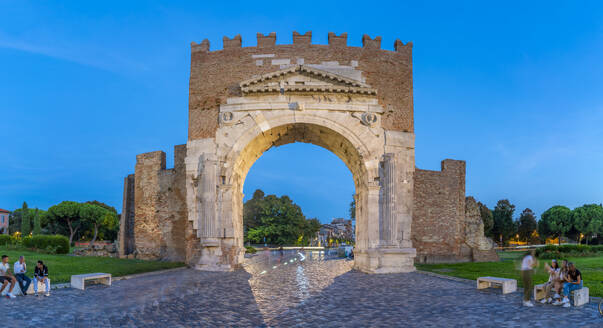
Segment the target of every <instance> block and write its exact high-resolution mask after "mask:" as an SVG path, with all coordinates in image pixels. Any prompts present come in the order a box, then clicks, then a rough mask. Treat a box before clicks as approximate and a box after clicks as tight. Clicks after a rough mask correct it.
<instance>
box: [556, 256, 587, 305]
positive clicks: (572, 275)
mask: <svg viewBox="0 0 603 328" xmlns="http://www.w3.org/2000/svg"><path fill="white" fill-rule="evenodd" d="M568 267H569V270H568V272H567V275H566V277H565V283H564V284H563V301H561V302H562V303H563V307H570V302H569V294H570V292H572V291H574V290H578V289H581V288H582V284H583V281H582V273H581V272H580V270H578V269H576V266H575V265H574V263H572V262H570V263H569V264H568Z"/></svg>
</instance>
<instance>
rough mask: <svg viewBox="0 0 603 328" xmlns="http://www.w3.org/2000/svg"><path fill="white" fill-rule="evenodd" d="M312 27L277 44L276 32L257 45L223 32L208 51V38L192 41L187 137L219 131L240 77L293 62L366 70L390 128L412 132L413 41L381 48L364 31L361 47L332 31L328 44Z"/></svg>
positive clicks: (364, 74) (377, 40)
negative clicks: (316, 40)
mask: <svg viewBox="0 0 603 328" xmlns="http://www.w3.org/2000/svg"><path fill="white" fill-rule="evenodd" d="M311 39H312V33H311V32H307V33H306V34H304V35H300V34H299V33H296V32H293V44H288V45H276V34H275V33H270V34H269V35H262V34H259V33H258V35H257V46H256V47H244V48H243V47H242V39H241V36H240V35H237V36H235V37H234V38H232V39H230V38H227V37H224V40H223V41H224V42H223V43H224V49H223V50H218V51H210V47H209V41H208V40H207V39H206V40H204V41H203V42H202V43H201V44H196V43H193V44H192V56H191V57H192V58H191V75H190V83H189V140H195V139H201V138H213V137H215V131H216V129H217V128H218V112H219V106H220V104H225V103H226V98H228V97H237V96H241V90H240V87H239V82H241V81H244V80H247V79H250V78H253V77H254V76H258V75H261V74H265V73H270V72H273V71H277V70H280V69H283V68H286V67H288V66H290V65H295V64H298V65H308V64H311V65H327V66H330V67H331V68H334V67H335V69H337V67H341V68H342V72H343V71H345V69H346V68H348V67H349V68H354V69H356V70H360V71H362V77H363V78H364V80H365V81H364V82H366V83H367V84H369V85H370V86H371V87H372V88H375V89H377V90H378V93H377V98H378V101H379V103H380V105H381V106H383V108H385V109H386V113H384V114H383V118H382V122H383V123H382V126H383V128H385V129H386V130H394V131H404V132H413V131H414V127H413V93H412V43H410V42H409V43H407V44H406V45H405V44H403V43H402V42H400V41H399V40H396V42H395V43H394V48H395V51H388V50H381V49H380V48H381V37H376V38H374V39H371V38H370V37H369V36H367V35H365V36H363V38H362V44H363V46H362V47H348V46H347V34H346V33H343V34H341V35H339V36H337V35H335V34H334V33H329V38H328V39H329V42H328V43H329V44H328V45H318V44H312V43H311Z"/></svg>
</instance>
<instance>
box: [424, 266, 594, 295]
mask: <svg viewBox="0 0 603 328" xmlns="http://www.w3.org/2000/svg"><path fill="white" fill-rule="evenodd" d="M416 272H418V273H421V274H425V275H428V276H433V277H437V278H442V279H448V280H452V281H457V282H465V283H472V284H475V280H472V279H465V278H459V277H453V276H446V275H443V274H439V273H435V272H431V271H423V270H417V271H416ZM517 292H520V293H523V288H521V287H517ZM589 298H590V301H589V302H590V303H598V302H599V301H600V300H601V297H596V296H589Z"/></svg>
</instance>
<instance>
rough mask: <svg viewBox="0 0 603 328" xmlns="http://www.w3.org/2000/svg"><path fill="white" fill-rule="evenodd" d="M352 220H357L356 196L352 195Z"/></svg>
mask: <svg viewBox="0 0 603 328" xmlns="http://www.w3.org/2000/svg"><path fill="white" fill-rule="evenodd" d="M350 220H352V221H354V220H356V197H355V196H354V195H352V201H351V202H350Z"/></svg>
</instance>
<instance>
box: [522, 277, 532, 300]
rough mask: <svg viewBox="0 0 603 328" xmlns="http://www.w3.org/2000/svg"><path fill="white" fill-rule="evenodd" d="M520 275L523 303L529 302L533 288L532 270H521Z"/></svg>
mask: <svg viewBox="0 0 603 328" xmlns="http://www.w3.org/2000/svg"><path fill="white" fill-rule="evenodd" d="M521 273H522V275H523V301H524V302H529V301H530V292H531V291H532V289H533V288H534V287H533V286H532V270H523V271H522V272H521Z"/></svg>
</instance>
